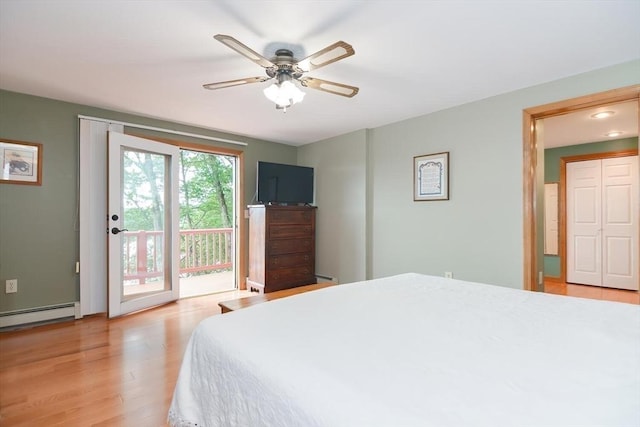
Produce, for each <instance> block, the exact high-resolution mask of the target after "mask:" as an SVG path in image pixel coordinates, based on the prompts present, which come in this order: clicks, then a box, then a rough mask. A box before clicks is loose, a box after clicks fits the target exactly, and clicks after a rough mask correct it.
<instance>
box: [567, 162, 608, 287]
mask: <svg viewBox="0 0 640 427" xmlns="http://www.w3.org/2000/svg"><path fill="white" fill-rule="evenodd" d="M601 171H602V162H601V161H600V160H589V161H584V162H573V163H567V169H566V183H567V190H566V191H567V282H570V283H581V284H585V285H596V286H600V285H601V283H602V255H601V254H602V243H601V242H602V240H601V238H600V234H601V228H602V215H601V194H602V190H601V186H602V178H601V175H602V173H601Z"/></svg>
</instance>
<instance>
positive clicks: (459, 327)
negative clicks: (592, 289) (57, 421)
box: [169, 273, 640, 427]
mask: <svg viewBox="0 0 640 427" xmlns="http://www.w3.org/2000/svg"><path fill="white" fill-rule="evenodd" d="M169 421H170V424H171V425H173V426H200V427H204V426H225V427H226V426H242V427H257V426H277V427H286V426H304V427H313V426H326V427H340V426H345V427H358V426H366V427H374V426H384V427H391V426H398V427H404V426H421V427H423V426H439V427H446V426H452V427H462V426H474V427H476V426H491V427H498V426H509V427H513V426H535V427H542V426H563V427H565V426H580V427H584V426H607V427H614V426H624V427H637V426H640V306H637V305H632V304H624V303H615V302H607V301H595V300H587V299H580V298H572V297H562V296H556V295H549V294H542V293H534V292H526V291H521V290H514V289H509V288H504V287H499V286H491V285H485V284H479V283H471V282H464V281H460V280H452V279H443V278H439V277H432V276H425V275H420V274H414V273H408V274H402V275H398V276H393V277H388V278H383V279H376V280H371V281H366V282H358V283H352V284H346V285H339V286H334V287H329V288H325V289H321V290H318V291H314V292H308V293H304V294H300V295H296V296H293V297H289V298H283V299H279V300H275V301H271V302H267V303H263V304H260V305H256V306H253V307H250V308H246V309H242V310H238V311H234V312H231V313H228V314H224V315H220V316H213V317H211V318H209V319H206V320H204V321H203V322H202V323H201V324H200V325H199V326H198V327H197V328H196V330H195V331H194V333H193V335H192V337H191V341H190V343H189V345H188V348H187V350H186V352H185V355H184V360H183V364H182V367H181V370H180V375H179V378H178V382H177V384H176V388H175V392H174V396H173V401H172V404H171V408H170V411H169Z"/></svg>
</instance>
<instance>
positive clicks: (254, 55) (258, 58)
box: [213, 34, 275, 68]
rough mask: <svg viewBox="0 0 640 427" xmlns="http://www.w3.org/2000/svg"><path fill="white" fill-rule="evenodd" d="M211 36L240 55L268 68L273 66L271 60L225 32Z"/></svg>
mask: <svg viewBox="0 0 640 427" xmlns="http://www.w3.org/2000/svg"><path fill="white" fill-rule="evenodd" d="M213 38H214V39H216V40H218V41H219V42H220V43H223V44H225V45H226V46H227V47H230V48H231V49H233V50H235V51H236V52H238V53H239V54H240V55H242V56H244V57H246V58H249V59H250V60H252V61H253V62H255V63H256V64H258V65H259V66H261V67H264V68H269V67H273V66H275V64H274V63H273V62H271V61H269V60H268V59H267V58H265V57H264V56H262V55H260V54H259V53H258V52H256V51H255V50H253V49H251V48H249V47H248V46H246V45H244V44H243V43H240V42H239V41H238V40H236V39H234V38H233V37H231V36H227V35H225V34H216V35H215V36H213Z"/></svg>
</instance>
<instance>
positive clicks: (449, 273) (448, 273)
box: [444, 271, 453, 279]
mask: <svg viewBox="0 0 640 427" xmlns="http://www.w3.org/2000/svg"><path fill="white" fill-rule="evenodd" d="M444 277H445V278H447V279H453V273H452V272H451V271H445V272H444Z"/></svg>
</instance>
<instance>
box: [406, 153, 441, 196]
mask: <svg viewBox="0 0 640 427" xmlns="http://www.w3.org/2000/svg"><path fill="white" fill-rule="evenodd" d="M413 200H414V201H427V200H449V152H448V151H447V152H444V153H435V154H426V155H423V156H415V157H414V158H413Z"/></svg>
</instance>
